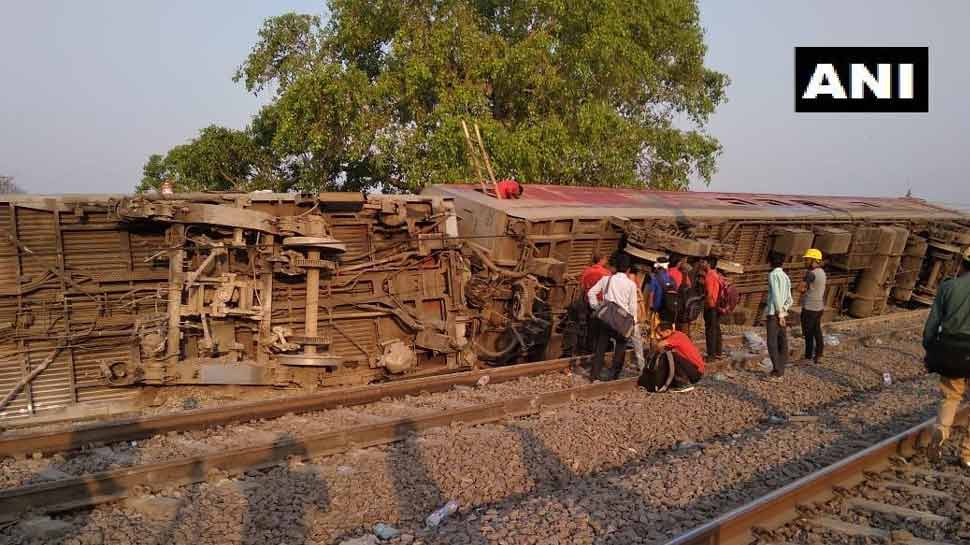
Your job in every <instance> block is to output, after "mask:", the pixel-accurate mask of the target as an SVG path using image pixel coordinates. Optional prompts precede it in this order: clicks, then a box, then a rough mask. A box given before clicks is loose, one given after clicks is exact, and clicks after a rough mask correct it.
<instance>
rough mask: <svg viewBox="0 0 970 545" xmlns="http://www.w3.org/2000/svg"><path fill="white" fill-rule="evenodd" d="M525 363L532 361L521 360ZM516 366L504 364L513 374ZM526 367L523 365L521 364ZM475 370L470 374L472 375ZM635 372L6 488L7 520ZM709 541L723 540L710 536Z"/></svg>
mask: <svg viewBox="0 0 970 545" xmlns="http://www.w3.org/2000/svg"><path fill="white" fill-rule="evenodd" d="M571 363H573V362H572V361H569V360H553V361H550V362H545V363H543V364H541V365H542V367H539V366H540V364H532V365H533V367H532V368H531V370H532V371H533V372H540V371H541V370H542V369H545V370H546V372H548V371H549V370H554V369H563V368H565V367H566V366H568V365H569V364H571ZM520 367H526V366H520ZM513 370H516V369H515V368H505V369H500V370H499V371H507V372H508V373H506V374H504V375H502V376H503V377H505V378H506V379H507V378H508V377H509V376H510V374H509V373H510V372H511V371H513ZM517 371H519V372H522V369H517ZM470 379H471V377H467V380H470ZM635 387H636V378H626V379H621V380H617V381H611V382H603V383H593V384H589V385H584V386H579V387H574V388H567V389H563V390H556V391H551V392H544V393H540V394H535V395H529V396H525V397H517V398H512V399H507V400H502V401H496V402H492V403H484V404H479V405H475V406H472V407H465V408H459V409H452V410H445V411H439V412H435V413H432V414H428V415H423V416H413V417H405V418H396V419H392V420H388V421H384V422H380V423H376V424H367V425H359V426H353V427H350V428H344V429H339V430H334V431H328V432H323V433H314V434H307V435H303V436H299V437H293V436H289V435H283V436H279V437H278V438H277V439H276V440H274V441H270V442H262V443H259V444H254V445H251V446H247V447H245V448H232V449H226V450H222V451H219V452H215V453H212V454H207V455H200V456H192V457H183V458H178V459H173V460H169V461H164V462H158V463H149V464H141V465H135V466H130V467H125V468H121V469H116V470H111V471H104V472H100V473H93V474H88V475H82V476H78V477H72V478H65V479H61V480H56V481H53V482H46V483H38V484H29V485H25V486H20V487H16V488H9V489H6V490H0V513H3V515H0V522H3V521H5V520H14V519H15V518H16V517H17V516H18V515H20V514H22V513H25V512H34V513H58V512H65V511H72V510H76V509H81V508H86V507H92V506H95V505H98V504H102V503H109V502H114V501H119V500H123V499H125V498H128V497H130V496H132V495H136V494H138V493H140V492H141V491H144V490H159V489H162V488H170V487H175V486H184V485H188V484H193V483H198V482H204V481H207V480H209V479H211V478H212V477H213V476H214V475H222V474H229V475H238V474H241V473H244V472H247V471H251V470H258V469H262V468H265V467H269V466H272V465H275V464H279V463H281V462H286V461H287V460H288V459H290V458H293V457H296V458H299V459H309V458H315V457H320V456H329V455H334V454H338V453H341V452H347V451H349V450H352V449H358V448H364V447H372V446H377V445H384V444H390V443H394V442H397V441H400V440H402V439H405V438H406V437H407V436H408V435H410V434H413V433H416V432H421V431H425V430H429V429H432V428H436V427H447V426H454V425H476V424H485V423H493V422H498V421H502V420H505V419H509V418H516V417H523V416H529V415H534V414H537V413H540V412H542V411H543V410H548V409H552V408H556V407H561V406H565V405H568V404H571V403H575V402H577V401H583V400H592V399H596V398H601V397H604V396H607V395H609V394H612V393H620V392H624V391H629V390H632V389H634V388H635ZM702 543H721V542H720V541H717V542H707V541H704V542H702Z"/></svg>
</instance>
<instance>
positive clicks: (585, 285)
mask: <svg viewBox="0 0 970 545" xmlns="http://www.w3.org/2000/svg"><path fill="white" fill-rule="evenodd" d="M609 260H610V258H609V256H606V255H603V254H593V263H592V264H591V265H590V266H589V267H586V269H584V270H583V272H582V274H581V275H580V276H579V286H580V288H582V290H583V300H582V301H580V304H581V305H582V306H583V307H584V310H585V316H586V350H587V351H588V352H592V351H594V350H596V339H597V338H598V337H599V320H597V319H596V318H594V317H593V309H592V308H591V307H590V306H589V302H588V301H587V300H586V294H587V293H589V289H590V288H592V287H593V286H595V285H596V283H597V282H599V281H600V278H603V277H604V276H609V275H610V274H612V271H610V269H608V268H607V267H606V264H607V262H609ZM599 300H600V301H602V300H603V294H602V293H600V296H599Z"/></svg>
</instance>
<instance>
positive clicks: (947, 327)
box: [923, 249, 970, 469]
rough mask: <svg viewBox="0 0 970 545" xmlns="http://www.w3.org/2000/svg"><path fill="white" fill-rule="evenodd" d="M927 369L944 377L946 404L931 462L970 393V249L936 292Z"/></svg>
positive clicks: (968, 451)
mask: <svg viewBox="0 0 970 545" xmlns="http://www.w3.org/2000/svg"><path fill="white" fill-rule="evenodd" d="M923 348H925V349H926V355H927V368H928V369H929V370H930V371H931V372H934V373H939V374H940V390H941V391H942V392H943V400H942V401H941V402H940V412H939V417H938V420H937V424H936V430H935V431H934V434H933V440H932V442H931V443H930V448H929V451H928V453H927V454H928V455H929V457H930V459H939V458H940V454H941V452H942V449H943V443H945V442H946V440H947V439H949V438H950V431H951V429H952V427H953V420H954V418H955V417H956V413H957V409H958V408H959V407H960V402H961V401H962V400H963V396H964V394H965V393H966V392H968V391H970V249H967V250H966V251H964V253H963V262H962V263H961V266H960V273H959V274H958V275H957V277H956V278H952V279H950V280H946V281H945V282H943V283H942V284H940V287H939V289H937V291H936V299H935V300H934V301H933V308H932V309H931V310H930V315H929V317H928V318H927V319H926V327H925V328H924V329H923ZM960 464H961V465H963V466H964V467H966V468H968V469H970V430H968V432H967V433H964V435H963V444H962V445H961V447H960Z"/></svg>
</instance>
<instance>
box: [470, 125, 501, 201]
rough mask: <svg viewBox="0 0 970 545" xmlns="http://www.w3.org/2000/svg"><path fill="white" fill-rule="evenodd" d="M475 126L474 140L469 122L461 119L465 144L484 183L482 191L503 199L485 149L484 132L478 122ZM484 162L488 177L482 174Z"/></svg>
mask: <svg viewBox="0 0 970 545" xmlns="http://www.w3.org/2000/svg"><path fill="white" fill-rule="evenodd" d="M474 127H475V141H474V142H473V141H472V137H471V133H470V132H469V130H468V124H467V123H465V120H464V119H462V120H461V128H462V130H463V131H464V132H465V144H466V145H467V146H468V156H469V157H471V161H472V165H473V166H474V167H475V173H476V174H477V175H478V180H479V183H480V184H481V185H482V192H483V193H485V194H486V195H492V196H494V197H495V198H498V199H501V198H503V197H502V194H501V193H499V192H498V182H497V181H496V180H495V171H493V170H492V162H491V161H490V160H489V158H488V152H486V151H485V143H484V142H483V141H482V133H481V131H479V130H478V123H475V124H474ZM483 164H484V166H485V170H486V171H487V172H488V177H487V178H486V177H485V176H483V175H482V165H483Z"/></svg>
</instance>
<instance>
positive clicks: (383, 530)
mask: <svg viewBox="0 0 970 545" xmlns="http://www.w3.org/2000/svg"><path fill="white" fill-rule="evenodd" d="M374 535H376V536H377V537H378V538H380V539H381V541H387V540H389V539H394V538H396V537H397V536H399V535H401V531H400V530H398V529H397V528H395V527H393V526H391V525H389V524H384V523H383V522H378V523H377V524H375V525H374Z"/></svg>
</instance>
